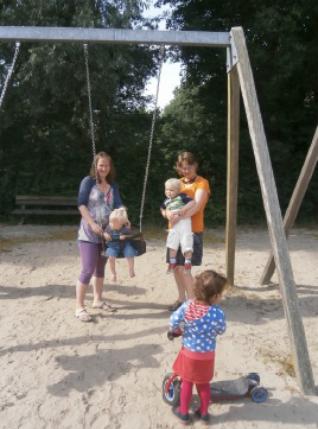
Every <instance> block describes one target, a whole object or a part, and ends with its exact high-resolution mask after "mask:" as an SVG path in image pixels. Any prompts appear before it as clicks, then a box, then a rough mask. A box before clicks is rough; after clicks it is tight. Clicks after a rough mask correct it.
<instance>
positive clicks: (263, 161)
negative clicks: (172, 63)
mask: <svg viewBox="0 0 318 429" xmlns="http://www.w3.org/2000/svg"><path fill="white" fill-rule="evenodd" d="M0 41H5V42H10V41H12V42H16V41H18V42H17V44H16V50H15V54H14V59H13V61H12V66H11V67H10V69H9V73H8V77H7V79H6V82H5V84H4V87H3V91H2V92H3V93H5V91H6V89H7V85H8V82H9V80H10V78H11V75H12V71H13V68H14V63H15V60H16V56H17V55H18V54H17V52H18V49H19V48H18V46H20V45H18V43H21V42H24V41H26V42H53V43H54V42H71V43H82V44H84V55H85V62H86V68H87V85H88V99H89V111H90V133H91V140H92V151H93V155H94V154H95V152H96V151H95V140H94V124H93V116H92V106H91V95H90V82H89V70H88V52H87V44H89V43H108V44H137V43H141V44H147V45H159V46H161V47H162V46H166V45H171V46H174V45H179V46H205V47H210V48H212V47H213V48H224V49H226V53H227V64H226V69H227V76H228V133H227V153H228V161H227V211H226V245H225V247H226V248H225V253H226V274H227V278H228V280H229V282H230V284H232V285H234V266H235V245H236V215H237V194H238V160H239V156H238V153H239V122H240V95H242V99H243V105H244V107H245V112H246V117H247V123H248V128H249V133H250V138H251V143H252V149H253V153H254V157H255V161H256V169H257V174H258V177H259V181H260V187H261V192H262V198H263V203H264V208H265V214H266V218H267V224H268V230H269V235H270V240H271V246H272V252H273V260H274V261H275V266H276V268H277V273H278V278H279V285H280V290H281V295H282V302H283V306H284V312H285V316H286V320H287V326H288V334H289V338H290V343H291V351H292V354H293V358H294V364H295V370H296V376H297V379H298V383H299V386H300V388H301V390H302V392H303V393H304V394H316V391H315V383H314V379H313V373H312V367H311V362H310V358H309V354H308V348H307V341H306V335H305V331H304V326H303V323H302V319H301V315H300V312H299V307H298V297H297V292H296V286H295V281H294V276H293V271H292V266H291V261H290V256H289V252H288V247H287V239H286V233H285V230H284V225H283V219H282V216H281V211H280V205H279V200H278V195H277V189H276V184H275V179H274V174H273V169H272V165H271V160H270V156H269V151H268V145H267V140H266V136H265V131H264V126H263V121H262V116H261V112H260V107H259V102H258V98H257V94H256V88H255V83H254V77H253V72H252V68H251V64H250V60H249V55H248V50H247V47H246V42H245V37H244V32H243V29H242V28H241V27H234V28H232V29H231V31H230V32H203V31H155V30H125V29H95V28H71V27H68V28H63V27H14V26H3V27H0ZM85 45H86V47H85ZM162 61H163V56H162ZM161 65H162V62H161V64H160V67H159V73H158V83H157V94H156V103H157V99H158V92H159V83H160V72H161ZM10 71H11V73H10ZM3 98H4V94H1V97H0V107H1V105H2V102H3ZM156 110H157V109H156V108H155V109H154V114H153V115H154V116H153V120H152V126H151V132H150V142H149V146H148V158H147V164H146V173H145V179H144V186H143V192H142V200H141V210H140V232H141V231H142V217H143V209H144V200H145V193H146V186H147V178H148V173H149V166H150V157H151V148H152V141H153V133H154V127H155V120H156ZM316 134H317V133H316ZM317 140H318V138H317V137H315V138H314V141H315V143H314V146H315V148H316V149H315V151H314V155H313V157H311V159H313V158H315V160H316V162H317ZM316 162H314V165H315V163H316ZM311 165H313V162H311ZM304 167H305V166H304ZM305 176H306V177H307V178H308V176H309V174H308V171H307V170H306V171H305ZM302 183H305V182H304V181H303V182H302ZM303 187H304V185H303Z"/></svg>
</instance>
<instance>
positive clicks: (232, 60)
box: [226, 33, 238, 73]
mask: <svg viewBox="0 0 318 429" xmlns="http://www.w3.org/2000/svg"><path fill="white" fill-rule="evenodd" d="M229 39H230V46H228V47H227V48H226V72H227V73H229V72H230V71H231V70H232V68H233V67H234V66H235V65H236V64H237V62H238V58H237V52H236V46H235V43H234V41H233V37H232V35H231V33H230V36H229Z"/></svg>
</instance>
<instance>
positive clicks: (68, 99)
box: [0, 0, 157, 210]
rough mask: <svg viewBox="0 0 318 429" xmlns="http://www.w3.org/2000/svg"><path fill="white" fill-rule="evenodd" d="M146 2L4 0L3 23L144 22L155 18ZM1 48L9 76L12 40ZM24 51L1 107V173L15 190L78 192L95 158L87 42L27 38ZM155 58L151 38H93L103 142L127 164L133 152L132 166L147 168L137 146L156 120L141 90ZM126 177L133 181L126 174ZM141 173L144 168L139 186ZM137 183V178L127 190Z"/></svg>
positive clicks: (2, 68)
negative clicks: (146, 13)
mask: <svg viewBox="0 0 318 429" xmlns="http://www.w3.org/2000/svg"><path fill="white" fill-rule="evenodd" d="M143 7H144V2H143V1H139V0H130V1H126V2H123V1H115V0H112V1H101V0H100V1H94V2H92V1H89V0H80V1H68V2H64V1H60V0H57V1H56V0H54V1H53V0H47V1H45V2H44V1H41V2H38V1H34V0H26V1H24V2H1V4H0V17H1V18H0V24H1V25H37V26H66V27H67V26H77V27H80V26H82V27H88V26H91V27H117V28H138V27H141V26H143V25H149V23H147V22H145V20H144V19H143V18H142V17H141V12H142V8H143ZM2 48H3V49H1V58H2V61H1V63H0V77H1V82H2V84H3V81H4V77H5V73H6V70H7V66H8V64H9V63H10V61H11V56H12V45H11V44H10V45H9V44H2ZM20 51H21V53H20V56H19V58H18V62H17V67H16V71H15V74H14V79H13V85H12V86H11V87H10V88H9V91H8V94H7V97H6V100H5V106H4V109H3V111H2V112H1V116H2V118H1V123H0V138H1V148H0V170H1V172H2V179H3V180H4V178H5V183H6V184H7V185H8V184H10V185H11V186H10V188H9V192H11V195H14V193H15V192H16V193H28V194H32V193H33V194H54V193H59V194H66V195H67V194H72V195H74V194H76V192H77V188H78V184H79V180H80V178H81V177H82V176H83V175H84V174H85V173H86V172H88V170H89V165H90V162H91V160H92V148H91V143H90V139H89V115H88V101H87V86H86V77H85V65H84V56H83V47H82V46H81V45H76V44H69V43H68V44H67V43H55V44H45V43H25V44H22V46H21V49H20ZM156 58H157V51H156V50H153V49H150V48H146V47H145V46H137V45H133V46H111V45H90V46H89V65H90V77H91V87H92V100H93V109H94V120H95V125H96V149H97V151H99V150H106V151H107V152H109V153H110V154H111V155H112V156H113V157H114V159H115V163H116V165H117V167H118V170H119V171H125V168H126V169H127V164H126V165H125V166H123V162H122V158H125V160H126V161H127V159H126V158H127V157H125V154H126V152H127V153H129V158H130V161H129V162H130V165H131V168H132V171H134V170H136V169H137V170H139V168H140V164H139V162H137V163H136V165H135V164H134V161H135V158H134V157H133V156H132V154H133V153H134V152H133V149H134V145H135V143H136V141H137V146H138V144H140V143H141V141H142V138H143V135H144V128H145V126H146V124H147V126H148V124H149V120H150V114H147V113H146V110H145V106H146V102H147V99H146V98H145V97H144V96H143V95H142V92H143V89H144V86H145V82H146V80H147V79H148V77H149V76H151V75H153V74H154V72H155V68H156ZM138 115H139V116H138ZM137 118H141V119H140V121H139V120H138V119H137ZM140 123H141V126H140ZM145 154H146V149H145ZM122 169H123V170H122ZM12 172H14V173H13V174H12ZM119 180H120V181H121V180H123V182H124V184H125V182H127V180H126V176H125V175H123V177H122V178H120V177H119ZM139 181H140V183H139ZM141 181H142V178H141V176H140V174H139V176H138V179H137V184H138V186H140V187H141ZM14 182H15V183H14ZM7 185H6V186H7ZM135 185H136V183H135ZM7 188H8V186H7ZM131 188H132V183H130V188H129V187H128V191H127V192H126V194H127V195H129V193H130V190H131ZM7 191H8V189H6V190H5V191H4V190H3V193H7ZM124 193H125V192H124ZM2 210H3V208H2Z"/></svg>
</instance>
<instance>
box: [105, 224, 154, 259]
mask: <svg viewBox="0 0 318 429" xmlns="http://www.w3.org/2000/svg"><path fill="white" fill-rule="evenodd" d="M125 237H126V238H125V240H129V242H130V244H131V245H132V246H133V247H134V249H135V250H136V256H141V255H143V254H144V253H146V250H147V245H146V241H145V239H144V237H143V234H142V233H141V232H139V231H132V232H131V233H130V234H125ZM125 240H119V241H120V246H121V250H120V253H119V255H118V256H117V258H124V257H125V256H124V254H123V250H124V245H125ZM106 250H107V243H105V247H104V250H103V254H105V253H106Z"/></svg>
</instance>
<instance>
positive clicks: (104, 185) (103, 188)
mask: <svg viewBox="0 0 318 429" xmlns="http://www.w3.org/2000/svg"><path fill="white" fill-rule="evenodd" d="M109 188H110V184H109V183H107V182H103V183H99V184H98V189H99V190H100V191H101V192H103V193H104V194H105V193H106V192H108V190H109Z"/></svg>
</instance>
